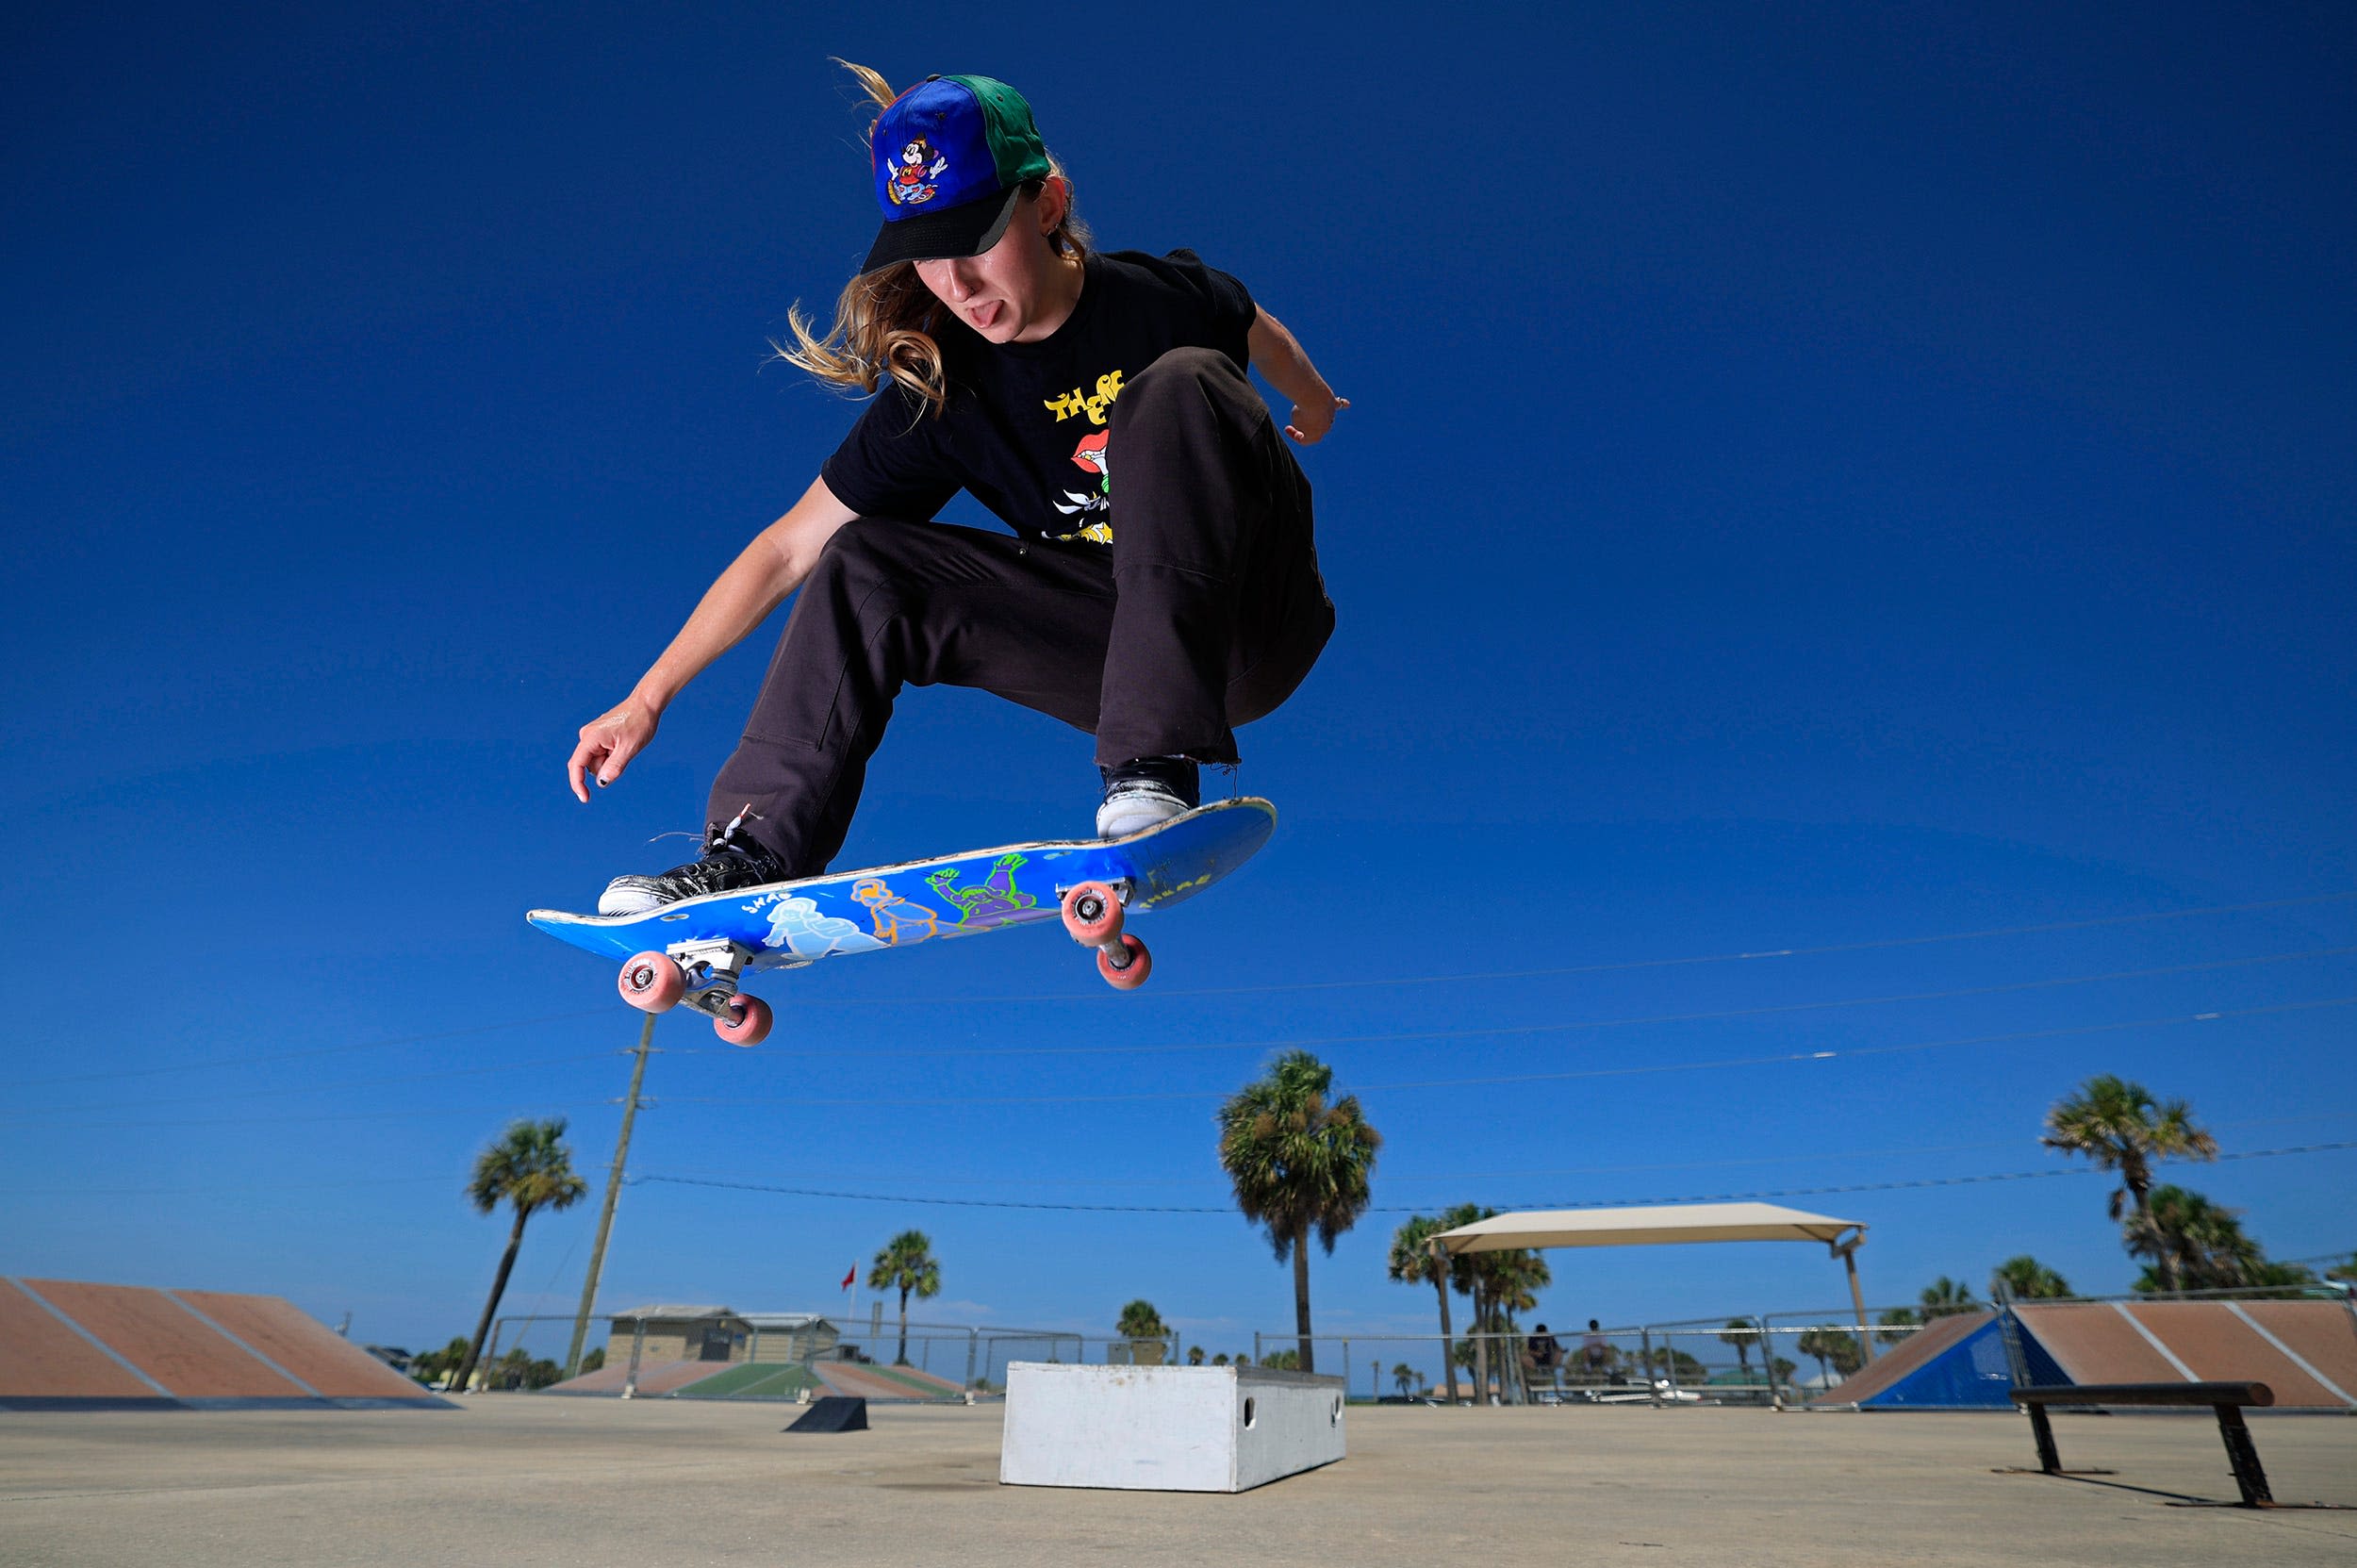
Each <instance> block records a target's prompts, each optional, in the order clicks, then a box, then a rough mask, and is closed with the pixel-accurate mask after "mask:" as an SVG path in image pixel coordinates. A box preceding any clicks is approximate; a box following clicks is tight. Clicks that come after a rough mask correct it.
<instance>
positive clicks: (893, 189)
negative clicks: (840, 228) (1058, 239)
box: [860, 76, 1047, 272]
mask: <svg viewBox="0 0 2357 1568" xmlns="http://www.w3.org/2000/svg"><path fill="white" fill-rule="evenodd" d="M868 145H869V147H870V150H871V151H872V153H873V154H874V157H875V165H876V205H877V206H880V207H882V209H883V220H884V222H883V229H882V232H881V233H879V234H878V235H877V236H876V243H875V245H874V246H873V247H872V248H871V249H870V250H869V251H868V253H867V260H866V261H865V263H863V264H862V265H861V267H860V271H861V272H874V271H875V270H876V269H877V268H879V267H889V266H891V265H892V264H893V263H894V262H897V261H931V260H934V259H936V258H938V257H942V256H980V255H981V254H982V252H984V251H986V250H988V249H990V248H991V247H992V246H993V245H996V244H997V243H998V239H999V237H1000V236H1001V235H1003V234H1005V233H1006V232H1007V221H1008V220H1009V219H1011V218H1013V217H1014V203H1015V197H1016V195H1017V194H1018V193H1019V192H1020V191H1021V190H1022V187H1023V183H1024V181H1026V180H1035V179H1038V178H1040V177H1041V176H1042V175H1044V174H1046V173H1047V147H1046V146H1045V145H1043V144H1042V143H1041V141H1040V139H1039V127H1038V126H1037V125H1034V124H1031V106H1030V105H1029V104H1027V103H1025V102H1024V101H1023V94H1021V93H1020V92H1017V91H1015V90H1014V89H1013V88H1011V87H1009V86H1008V85H1007V84H1006V83H1004V82H1001V81H995V80H993V79H992V78H991V77H988V76H928V77H926V78H925V79H924V80H923V81H921V82H919V83H917V84H916V86H915V87H913V88H911V89H909V90H908V91H906V92H903V93H901V94H900V96H898V98H895V99H894V100H892V102H891V104H890V105H889V106H888V107H886V108H885V109H884V111H883V113H882V115H881V116H879V117H878V119H877V121H876V128H875V130H874V132H873V133H872V134H871V135H870V136H869V138H868Z"/></svg>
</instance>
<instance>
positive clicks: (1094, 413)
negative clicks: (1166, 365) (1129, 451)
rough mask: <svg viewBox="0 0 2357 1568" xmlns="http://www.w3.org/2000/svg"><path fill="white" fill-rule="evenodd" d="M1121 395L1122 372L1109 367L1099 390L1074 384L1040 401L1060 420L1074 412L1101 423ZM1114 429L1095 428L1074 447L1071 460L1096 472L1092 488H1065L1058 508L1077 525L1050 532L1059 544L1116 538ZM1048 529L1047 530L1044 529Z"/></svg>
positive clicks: (1098, 383) (1105, 541) (1108, 541)
mask: <svg viewBox="0 0 2357 1568" xmlns="http://www.w3.org/2000/svg"><path fill="white" fill-rule="evenodd" d="M1120 396H1121V372H1120V371H1106V372H1105V373H1104V374H1103V375H1100V376H1098V377H1097V378H1096V391H1095V392H1094V393H1093V394H1091V393H1083V392H1082V391H1081V390H1080V388H1078V387H1075V388H1072V390H1070V391H1069V392H1063V393H1061V394H1059V395H1058V396H1055V397H1052V398H1044V399H1042V400H1041V404H1040V405H1041V406H1042V407H1044V408H1046V409H1047V411H1048V412H1049V413H1051V414H1053V415H1055V416H1056V422H1057V423H1058V424H1062V423H1063V421H1066V420H1068V419H1071V418H1073V417H1074V416H1075V415H1081V416H1085V417H1086V419H1087V420H1088V421H1089V423H1091V424H1096V425H1101V424H1104V423H1105V422H1106V421H1109V420H1111V419H1112V418H1113V400H1114V399H1116V398H1118V397H1120ZM1112 443H1113V432H1112V431H1110V430H1096V431H1092V432H1091V433H1090V434H1088V435H1086V436H1083V437H1080V445H1079V446H1076V447H1074V448H1073V449H1072V461H1073V462H1074V463H1075V464H1076V465H1077V466H1079V467H1080V468H1083V469H1086V470H1088V471H1089V472H1091V473H1093V474H1095V475H1096V488H1095V489H1093V490H1066V491H1064V492H1063V500H1062V501H1059V502H1056V503H1054V504H1055V508H1056V510H1057V511H1059V512H1062V513H1063V515H1064V516H1065V517H1066V518H1068V519H1070V520H1072V521H1073V522H1074V523H1075V524H1076V526H1075V527H1074V528H1073V530H1072V532H1070V533H1068V534H1049V535H1048V537H1049V538H1052V539H1054V540H1055V541H1056V542H1057V543H1058V544H1077V543H1079V542H1080V541H1082V540H1086V541H1087V542H1088V543H1090V544H1111V543H1113V518H1112V516H1111V512H1112V510H1113V452H1112ZM1043 532H1045V530H1043Z"/></svg>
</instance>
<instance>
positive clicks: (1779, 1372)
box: [1769, 1356, 1801, 1388]
mask: <svg viewBox="0 0 2357 1568" xmlns="http://www.w3.org/2000/svg"><path fill="white" fill-rule="evenodd" d="M1769 1364H1770V1365H1771V1366H1772V1367H1773V1368H1774V1369H1775V1376H1774V1377H1772V1378H1770V1379H1769V1381H1770V1382H1772V1383H1782V1384H1783V1385H1785V1386H1786V1387H1787V1388H1789V1387H1790V1386H1791V1385H1792V1374H1794V1373H1795V1372H1798V1371H1800V1370H1801V1368H1800V1366H1799V1364H1798V1363H1797V1362H1789V1361H1787V1360H1786V1359H1785V1358H1784V1357H1782V1356H1778V1357H1777V1358H1776V1359H1775V1360H1774V1361H1773V1362H1770V1363H1769Z"/></svg>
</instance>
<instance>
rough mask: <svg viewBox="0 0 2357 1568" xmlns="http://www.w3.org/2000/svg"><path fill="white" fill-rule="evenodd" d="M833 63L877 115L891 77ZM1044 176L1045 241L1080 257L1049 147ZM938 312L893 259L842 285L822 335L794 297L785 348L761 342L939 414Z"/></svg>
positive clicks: (823, 372) (906, 266)
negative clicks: (1051, 194) (1049, 191)
mask: <svg viewBox="0 0 2357 1568" xmlns="http://www.w3.org/2000/svg"><path fill="white" fill-rule="evenodd" d="M829 58H832V57H829ZM834 63H835V64H837V65H839V66H841V67H843V69H844V70H846V71H849V73H850V74H851V75H852V77H853V78H854V79H856V80H857V81H858V83H859V85H860V88H861V90H862V91H865V93H866V94H867V97H868V101H869V102H870V103H871V104H873V105H874V106H875V109H876V113H877V116H878V118H881V117H882V114H883V111H884V110H885V109H886V108H888V107H891V105H892V103H893V100H894V99H896V98H897V97H898V96H899V95H898V93H896V92H894V91H892V84H891V83H889V82H887V81H885V80H884V79H883V77H882V75H881V74H879V73H877V72H874V71H871V70H869V69H868V68H867V67H866V66H864V65H853V64H852V63H851V62H850V61H849V60H846V59H837V60H835V61H834ZM875 133H876V122H875V121H874V120H870V121H869V122H868V123H867V133H866V136H865V137H864V138H863V139H862V140H872V139H873V138H874V136H875ZM1046 178H1047V179H1061V180H1063V181H1064V188H1065V191H1066V202H1065V206H1064V215H1063V221H1062V222H1061V223H1058V224H1057V225H1056V226H1055V228H1053V229H1052V230H1050V231H1049V232H1048V235H1047V243H1048V245H1049V246H1050V247H1051V248H1052V249H1053V250H1054V251H1055V253H1056V254H1057V255H1058V256H1071V257H1074V258H1076V259H1077V258H1079V257H1081V256H1086V255H1088V242H1089V239H1090V235H1089V231H1088V226H1087V225H1086V224H1085V223H1081V222H1080V218H1079V217H1078V216H1076V215H1075V214H1074V212H1073V210H1072V206H1071V203H1070V194H1069V193H1070V190H1071V184H1072V182H1071V181H1070V180H1069V179H1067V178H1065V175H1064V172H1063V165H1062V164H1061V163H1059V162H1057V161H1056V158H1055V155H1053V154H1052V153H1051V154H1049V155H1048V158H1047V177H1046ZM1045 184H1046V179H1034V180H1027V181H1025V182H1024V184H1023V195H1024V197H1025V199H1027V200H1034V199H1036V198H1037V197H1038V195H1039V193H1040V190H1041V189H1042V187H1043V186H1044V185H1045ZM943 314H944V313H943V309H942V305H941V302H940V301H939V300H937V299H935V298H934V297H933V292H932V290H931V289H928V288H926V287H925V285H924V282H923V280H922V279H920V278H918V277H917V275H916V263H915V262H913V261H900V262H895V263H894V264H893V265H891V266H889V267H879V268H877V269H876V270H875V271H874V272H862V273H860V274H859V275H858V276H856V277H854V278H852V279H851V280H850V282H849V283H847V284H845V285H844V286H843V292H842V293H841V294H840V295H838V296H837V297H836V299H835V302H834V324H833V326H832V327H831V328H829V329H828V331H827V334H826V336H825V337H823V338H822V337H820V336H819V335H818V333H817V331H816V323H815V322H814V321H813V319H812V318H811V317H809V316H806V315H804V314H803V313H802V304H801V301H799V300H797V301H795V302H794V304H793V305H791V306H789V307H788V308H787V310H786V313H785V324H786V327H787V329H788V330H789V331H791V332H792V333H793V335H794V344H793V346H792V347H790V348H789V347H787V346H786V345H785V344H783V343H781V342H778V341H777V340H775V339H774V338H773V339H771V341H770V344H769V346H770V348H772V349H774V350H775V351H776V352H777V356H778V357H779V358H780V359H783V360H784V361H785V362H786V363H787V364H789V365H793V366H797V367H799V369H801V370H805V371H809V372H810V373H811V374H812V375H814V376H816V377H817V378H818V379H819V380H820V381H823V382H825V383H827V384H828V385H829V386H832V387H840V388H845V389H847V390H848V389H850V388H858V389H859V390H860V391H861V392H872V391H874V390H875V389H876V387H877V384H878V383H879V382H881V381H882V380H883V378H884V377H886V376H889V377H891V378H892V379H893V380H895V381H897V382H898V383H899V384H900V385H901V386H903V387H906V388H908V389H909V390H910V391H912V392H915V393H916V394H917V395H918V396H919V397H921V398H923V399H924V400H925V402H926V404H927V405H928V406H929V407H930V408H931V411H932V412H933V413H935V414H939V413H940V412H941V410H942V409H943V407H944V406H945V405H947V404H948V400H949V387H948V378H947V375H946V373H945V372H944V371H943V369H942V364H941V344H940V342H939V341H938V340H937V339H936V338H935V337H934V330H935V328H936V327H937V326H938V325H939V324H940V322H941V321H942V318H943Z"/></svg>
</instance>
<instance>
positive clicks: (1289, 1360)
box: [1261, 1350, 1301, 1372]
mask: <svg viewBox="0 0 2357 1568" xmlns="http://www.w3.org/2000/svg"><path fill="white" fill-rule="evenodd" d="M1261 1365H1262V1366H1264V1367H1267V1368H1268V1369H1269V1370H1270V1371H1272V1372H1298V1371H1300V1370H1301V1352H1300V1351H1298V1350H1272V1351H1270V1352H1269V1353H1268V1354H1267V1355H1265V1356H1262V1357H1261Z"/></svg>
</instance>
